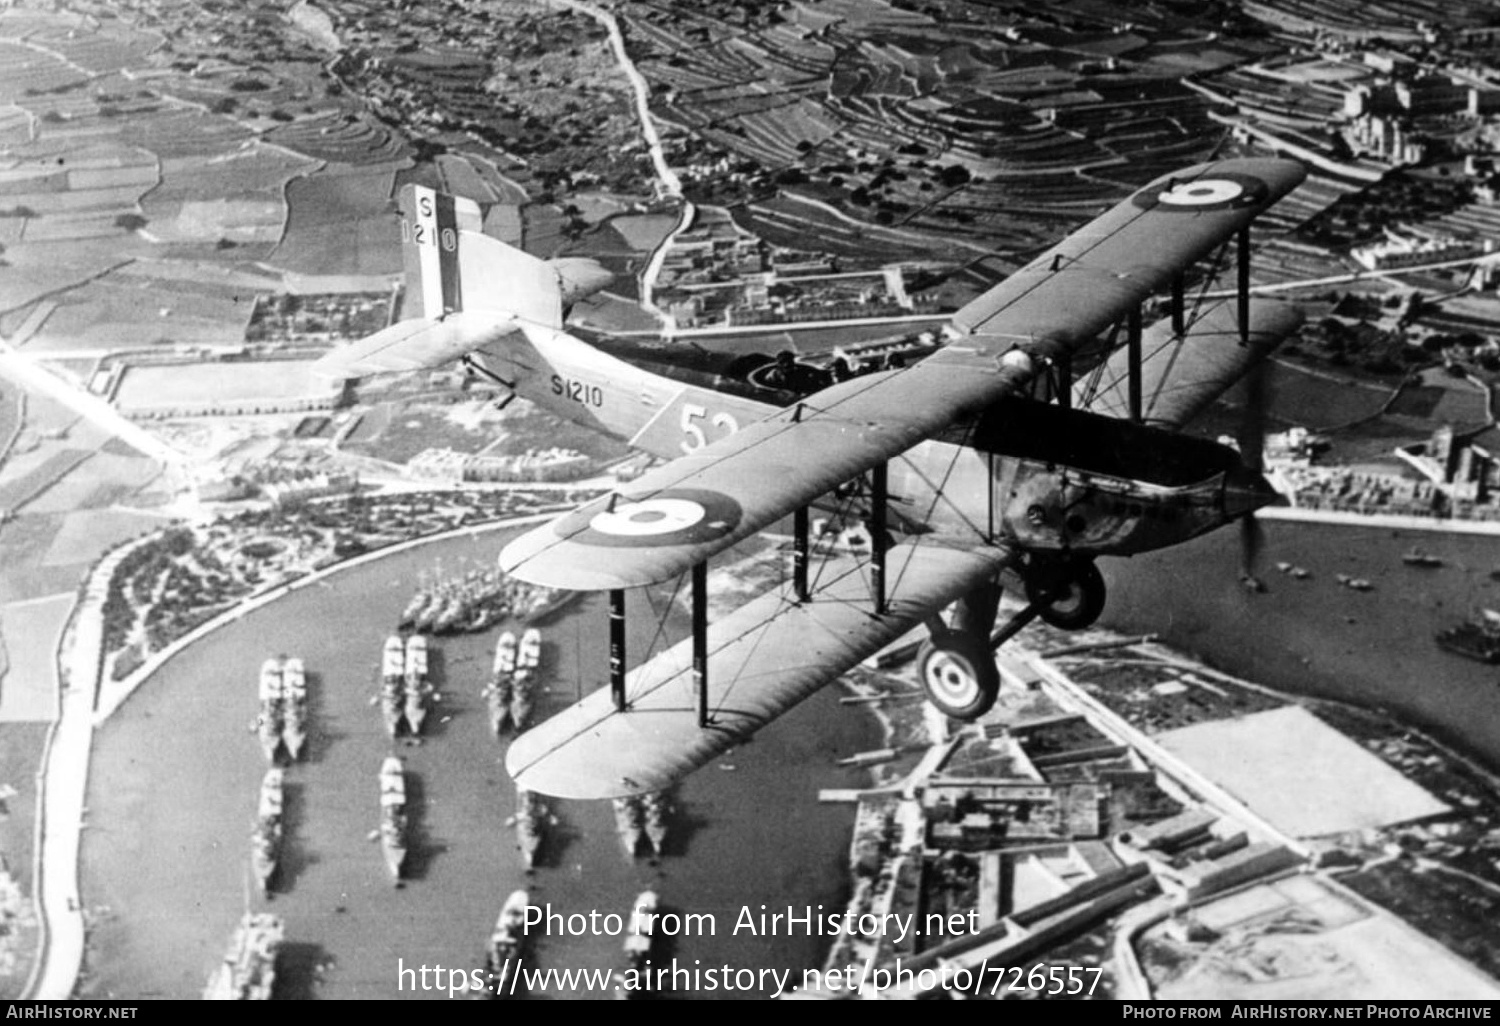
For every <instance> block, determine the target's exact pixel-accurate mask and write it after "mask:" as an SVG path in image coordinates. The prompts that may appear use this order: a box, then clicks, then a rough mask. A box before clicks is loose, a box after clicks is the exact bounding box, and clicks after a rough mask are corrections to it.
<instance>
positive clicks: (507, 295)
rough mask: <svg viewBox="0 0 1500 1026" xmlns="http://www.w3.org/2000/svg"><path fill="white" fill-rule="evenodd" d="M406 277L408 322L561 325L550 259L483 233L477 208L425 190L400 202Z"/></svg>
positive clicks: (405, 189) (409, 188)
mask: <svg viewBox="0 0 1500 1026" xmlns="http://www.w3.org/2000/svg"><path fill="white" fill-rule="evenodd" d="M397 205H398V207H399V208H400V210H401V243H402V253H403V264H404V269H405V272H406V287H407V292H408V299H407V302H408V304H412V303H415V304H416V305H415V307H413V306H410V305H409V306H408V308H407V310H406V316H408V317H421V318H426V319H431V320H440V319H442V318H444V317H446V316H448V315H449V314H453V313H459V312H463V311H467V312H472V313H479V312H490V313H499V314H504V315H506V316H508V317H511V318H513V319H515V320H516V321H518V322H520V323H522V324H526V323H530V324H533V325H538V326H541V327H547V328H560V327H562V292H561V289H560V285H559V281H558V275H557V272H556V271H555V270H554V269H553V268H551V267H550V266H548V264H547V263H546V262H545V261H542V260H538V259H537V258H536V257H533V256H531V255H529V254H527V253H523V252H521V251H520V250H518V249H515V248H513V247H511V246H507V245H506V244H505V243H503V242H501V241H500V240H499V239H495V238H491V237H490V236H488V235H485V234H484V231H483V227H484V219H483V216H482V214H481V213H480V210H479V204H478V203H476V202H474V201H473V200H471V199H468V198H466V197H462V196H451V195H449V194H447V193H441V192H438V191H437V190H435V189H431V188H429V187H427V186H425V185H416V184H407V185H404V186H402V187H401V192H400V194H399V196H398V198H397Z"/></svg>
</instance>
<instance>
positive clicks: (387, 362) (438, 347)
mask: <svg viewBox="0 0 1500 1026" xmlns="http://www.w3.org/2000/svg"><path fill="white" fill-rule="evenodd" d="M514 330H516V323H515V321H514V320H512V319H511V318H509V317H506V316H504V315H502V314H497V313H493V312H484V311H480V312H477V313H455V314H449V315H448V316H447V317H445V318H443V319H441V320H429V319H426V318H422V319H418V320H410V321H398V322H397V323H395V324H392V325H391V326H390V327H388V328H382V329H381V330H380V331H377V332H376V333H375V334H373V335H370V336H369V337H367V338H362V339H360V340H359V341H358V342H353V343H351V344H349V345H347V346H343V347H341V348H339V349H335V350H334V351H333V352H331V353H328V354H327V355H326V356H323V357H322V358H320V359H319V360H318V361H317V363H315V364H313V368H312V369H313V373H314V374H320V375H322V376H323V377H327V378H334V379H336V380H347V379H349V378H364V377H369V376H370V375H372V374H401V373H407V372H410V371H417V370H425V369H428V368H431V367H441V366H442V365H443V364H445V363H451V362H452V361H454V360H457V359H458V358H459V357H461V356H463V355H464V354H465V353H467V352H469V351H470V350H472V349H477V348H479V347H480V346H482V345H484V344H485V343H487V342H493V341H494V340H496V339H498V338H502V337H503V336H505V335H508V334H509V333H510V332H512V331H514Z"/></svg>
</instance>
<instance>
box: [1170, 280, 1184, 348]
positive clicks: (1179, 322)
mask: <svg viewBox="0 0 1500 1026" xmlns="http://www.w3.org/2000/svg"><path fill="white" fill-rule="evenodd" d="M1186 288H1187V284H1186V282H1185V281H1184V280H1183V276H1182V275H1180V274H1178V275H1174V276H1173V278H1172V334H1173V335H1174V336H1175V337H1177V338H1181V337H1182V333H1183V332H1184V331H1186V330H1187V318H1186V316H1184V311H1183V306H1184V301H1183V299H1184V292H1185V291H1186Z"/></svg>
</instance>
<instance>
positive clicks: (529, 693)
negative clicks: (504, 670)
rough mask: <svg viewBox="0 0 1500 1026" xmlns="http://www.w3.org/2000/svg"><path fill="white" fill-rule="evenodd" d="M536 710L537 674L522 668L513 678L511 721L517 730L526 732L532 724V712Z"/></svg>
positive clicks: (511, 687)
mask: <svg viewBox="0 0 1500 1026" xmlns="http://www.w3.org/2000/svg"><path fill="white" fill-rule="evenodd" d="M535 708H536V674H535V672H534V671H533V670H531V669H530V668H528V667H522V668H521V669H519V670H517V671H516V675H515V676H514V677H512V678H511V685H510V721H511V723H512V724H514V725H515V728H516V729H517V730H525V729H526V725H527V724H528V723H530V722H531V713H532V710H533V709H535Z"/></svg>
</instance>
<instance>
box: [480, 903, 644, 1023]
mask: <svg viewBox="0 0 1500 1026" xmlns="http://www.w3.org/2000/svg"><path fill="white" fill-rule="evenodd" d="M530 904H531V898H530V895H528V894H527V893H526V892H525V891H523V890H522V891H514V892H512V893H511V896H510V897H509V898H507V899H506V900H505V905H504V906H503V907H502V908H501V909H500V917H499V918H498V919H497V920H496V921H495V929H494V931H493V932H491V934H490V942H489V946H488V947H487V949H486V951H485V963H484V971H485V980H486V983H487V987H486V993H487V995H488V996H489V997H492V998H503V997H509V996H512V995H514V994H516V993H517V990H516V987H515V986H514V985H513V983H512V977H513V975H514V974H515V973H516V972H517V971H518V970H519V968H520V965H521V962H522V960H523V959H524V958H525V957H526V956H527V955H528V954H529V945H528V940H529V938H528V935H527V932H526V910H527V908H529V907H530ZM659 908H660V900H659V899H658V898H657V895H656V892H655V891H650V890H648V891H643V892H641V894H640V896H639V897H637V898H636V899H635V904H634V905H633V906H631V909H630V918H629V924H630V925H629V927H628V929H627V930H626V931H625V960H626V964H625V967H624V970H621V971H620V972H617V973H616V974H615V977H616V982H617V983H618V984H620V986H619V987H618V988H617V991H616V993H617V994H619V995H620V996H621V997H629V996H631V993H632V992H633V989H632V988H631V987H629V986H626V985H624V984H625V981H624V971H625V970H630V969H635V970H641V969H643V968H644V967H645V965H646V963H647V962H649V961H650V960H651V953H652V947H653V945H654V943H655V927H656V918H657V912H658V910H659Z"/></svg>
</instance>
